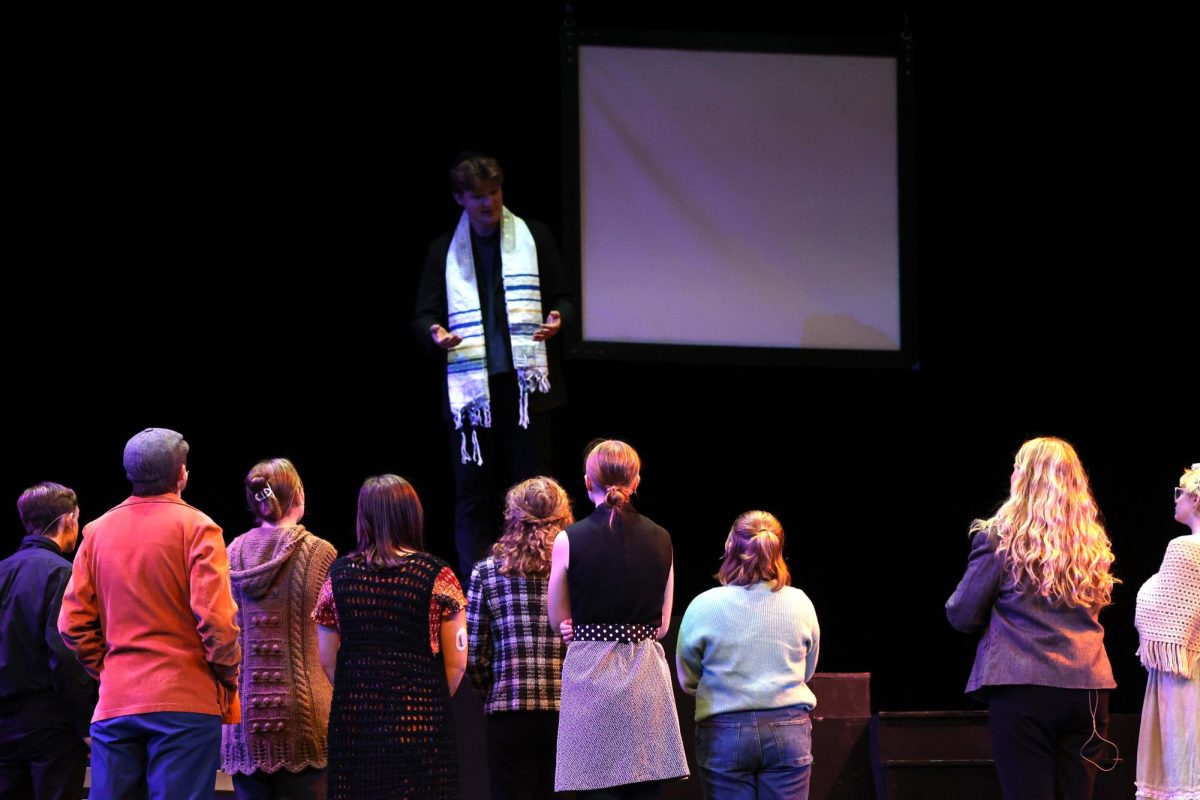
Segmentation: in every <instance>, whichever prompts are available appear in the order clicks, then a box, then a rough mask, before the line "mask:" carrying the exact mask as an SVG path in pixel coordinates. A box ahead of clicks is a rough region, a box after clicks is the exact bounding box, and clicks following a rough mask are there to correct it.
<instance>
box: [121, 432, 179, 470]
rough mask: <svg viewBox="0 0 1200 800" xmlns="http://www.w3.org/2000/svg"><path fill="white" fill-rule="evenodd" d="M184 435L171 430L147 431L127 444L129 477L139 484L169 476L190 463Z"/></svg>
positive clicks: (126, 454) (126, 463) (126, 457)
mask: <svg viewBox="0 0 1200 800" xmlns="http://www.w3.org/2000/svg"><path fill="white" fill-rule="evenodd" d="M187 454H188V443H187V442H186V441H184V439H183V434H181V433H177V432H175V431H172V430H168V429H167V428H146V430H144V431H142V432H141V433H139V434H137V435H135V436H134V437H133V438H132V439H130V440H129V441H128V442H126V443H125V458H124V463H125V476H126V477H127V478H129V480H131V481H135V482H137V483H150V482H151V481H157V480H161V479H162V478H166V477H169V476H170V475H172V474H173V473H175V472H178V471H179V468H180V467H181V466H183V464H184V463H185V462H186V461H187Z"/></svg>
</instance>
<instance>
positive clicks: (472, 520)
mask: <svg viewBox="0 0 1200 800" xmlns="http://www.w3.org/2000/svg"><path fill="white" fill-rule="evenodd" d="M503 184H504V172H503V170H502V169H501V168H500V164H499V163H498V162H497V161H496V159H494V158H491V157H490V156H485V155H481V154H479V153H464V154H462V155H460V156H459V157H458V159H457V160H456V161H455V164H454V167H453V168H452V169H451V170H450V188H451V193H452V195H453V196H454V202H455V203H457V204H458V205H459V206H461V207H462V210H463V211H462V214H461V215H460V217H459V220H458V224H457V225H456V226H455V229H454V231H453V232H451V233H448V234H446V235H444V236H441V237H439V238H438V239H435V240H434V241H433V243H432V244H430V246H429V251H428V254H427V255H426V257H425V266H424V268H423V269H422V271H421V280H420V284H419V285H418V287H417V299H416V307H415V309H414V312H413V330H414V332H415V333H416V336H417V341H418V342H419V343H420V344H421V345H422V347H423V348H424V349H425V350H426V351H428V352H429V353H431V354H433V355H434V356H435V357H437V358H438V359H439V360H440V361H441V362H442V363H443V364H444V365H445V373H444V376H443V378H442V380H441V384H442V398H443V400H442V416H443V418H444V419H445V420H446V421H447V422H448V423H450V444H451V447H452V451H453V453H452V456H451V462H452V464H453V467H454V502H455V516H454V543H455V546H456V547H457V548H458V563H459V575H460V576H461V577H462V578H466V577H467V576H468V575H470V574H471V568H472V566H474V564H475V562H477V561H480V560H482V559H483V558H485V557H486V556H487V554H488V550H489V548H490V546H491V544H492V539H493V530H492V520H493V519H495V516H496V511H497V510H498V508H499V502H498V501H499V498H500V496H501V495H502V493H503V492H504V491H505V490H506V489H507V488H508V487H509V486H511V485H513V484H515V483H518V482H520V481H522V480H525V479H526V478H532V477H533V476H535V475H547V474H549V473H550V463H549V462H550V453H551V440H550V411H551V410H553V409H555V408H558V407H560V406H562V405H563V404H564V403H566V400H567V394H566V388H565V387H564V385H563V374H562V366H561V363H560V360H561V354H560V349H561V343H562V337H560V336H559V334H560V333H561V332H563V331H564V330H568V329H571V328H572V327H573V325H574V321H575V318H576V317H577V316H578V312H577V308H576V304H575V300H574V298H573V296H572V293H571V292H570V291H569V290H568V288H567V282H566V280H565V279H564V277H563V274H562V268H561V266H560V265H559V260H558V248H557V247H556V246H555V244H554V237H553V236H551V234H550V229H549V228H547V227H546V226H545V225H543V224H542V223H540V222H535V221H533V220H529V221H526V220H523V219H521V218H520V217H517V216H516V215H514V214H513V213H512V212H511V211H510V210H509V209H508V207H507V206H505V205H504V190H503Z"/></svg>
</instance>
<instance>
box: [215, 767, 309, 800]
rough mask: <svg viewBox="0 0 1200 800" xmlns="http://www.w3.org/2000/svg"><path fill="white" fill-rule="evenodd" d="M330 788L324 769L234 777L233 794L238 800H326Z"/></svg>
mask: <svg viewBox="0 0 1200 800" xmlns="http://www.w3.org/2000/svg"><path fill="white" fill-rule="evenodd" d="M328 785H329V777H328V775H327V774H326V772H325V769H324V768H321V769H316V768H314V767H308V768H307V769H302V770H300V771H299V772H289V771H288V770H287V769H280V770H279V771H278V772H251V773H250V774H249V775H242V774H240V773H239V774H235V775H233V794H234V796H235V797H236V798H237V800H325V793H326V789H327V787H328Z"/></svg>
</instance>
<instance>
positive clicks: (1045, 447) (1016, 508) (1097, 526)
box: [971, 436, 1119, 608]
mask: <svg viewBox="0 0 1200 800" xmlns="http://www.w3.org/2000/svg"><path fill="white" fill-rule="evenodd" d="M985 530H986V531H991V532H993V533H994V534H995V535H997V536H998V537H999V539H1000V542H999V544H998V545H997V547H996V552H997V553H999V554H1001V555H1002V557H1003V558H1004V561H1005V565H1006V566H1007V568H1008V572H1009V575H1010V576H1011V577H1012V580H1013V583H1014V584H1016V585H1017V586H1019V587H1022V588H1025V589H1031V590H1033V591H1034V592H1036V593H1037V594H1039V595H1041V596H1042V597H1045V598H1047V599H1048V600H1051V601H1052V602H1055V603H1065V604H1066V605H1068V606H1078V607H1086V608H1090V607H1093V606H1100V607H1103V606H1106V605H1109V604H1110V603H1112V588H1113V584H1115V583H1118V582H1119V581H1117V579H1116V578H1114V577H1113V575H1112V573H1111V572H1110V567H1112V563H1113V554H1112V548H1111V544H1110V542H1109V539H1108V534H1107V533H1106V532H1105V531H1104V526H1103V525H1102V524H1101V523H1100V510H1099V509H1098V508H1097V507H1096V501H1095V500H1094V499H1093V498H1092V490H1091V487H1090V486H1089V485H1088V477H1087V473H1086V472H1084V471H1083V465H1082V464H1081V463H1079V456H1078V455H1076V454H1075V448H1073V447H1072V446H1071V445H1070V443H1068V442H1066V441H1064V440H1062V439H1058V438H1055V437H1052V436H1044V437H1038V438H1036V439H1030V440H1029V441H1028V442H1026V443H1025V444H1023V445H1021V449H1020V450H1018V451H1017V457H1016V463H1015V464H1014V465H1013V476H1012V485H1011V489H1010V492H1009V496H1008V499H1007V500H1005V501H1004V503H1003V504H1001V506H1000V508H998V509H997V510H996V513H995V514H994V515H993V516H992V517H990V518H989V519H977V520H975V522H974V523H972V525H971V532H972V533H975V532H976V531H985Z"/></svg>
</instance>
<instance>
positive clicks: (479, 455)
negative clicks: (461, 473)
mask: <svg viewBox="0 0 1200 800" xmlns="http://www.w3.org/2000/svg"><path fill="white" fill-rule="evenodd" d="M471 441H472V442H473V443H474V444H475V459H474V461H475V463H476V464H478V465H479V466H481V467H482V466H483V453H482V452H481V451H480V449H479V435H478V434H477V433H476V432H475V431H474V430H472V431H471ZM463 463H464V464H465V463H467V462H465V461H464V462H463Z"/></svg>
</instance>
